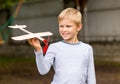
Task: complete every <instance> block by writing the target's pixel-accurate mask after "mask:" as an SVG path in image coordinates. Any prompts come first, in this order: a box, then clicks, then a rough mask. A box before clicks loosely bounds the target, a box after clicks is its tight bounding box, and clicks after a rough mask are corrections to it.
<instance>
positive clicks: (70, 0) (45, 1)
mask: <svg viewBox="0 0 120 84" xmlns="http://www.w3.org/2000/svg"><path fill="white" fill-rule="evenodd" d="M67 7H73V8H76V9H79V10H80V12H81V13H82V15H83V18H82V19H83V21H82V23H83V29H82V31H81V32H80V35H79V39H80V40H81V41H83V42H86V43H89V44H90V45H92V47H93V49H94V59H95V70H96V79H97V84H120V28H119V27H120V0H0V84H50V81H51V80H52V75H53V73H54V72H53V69H51V71H50V72H49V73H48V74H47V75H45V76H41V75H39V73H38V71H37V67H36V63H35V57H34V52H33V48H32V47H31V46H30V45H29V44H28V43H27V41H14V40H11V37H12V36H17V35H21V34H25V33H24V32H22V31H21V30H19V29H10V28H8V26H10V25H15V24H17V25H27V28H26V29H27V30H29V31H31V32H45V31H50V32H52V33H53V36H52V37H50V41H49V42H50V43H52V42H56V41H59V40H61V37H60V36H59V34H58V22H57V16H58V14H59V13H60V12H61V11H62V10H63V9H65V8H67Z"/></svg>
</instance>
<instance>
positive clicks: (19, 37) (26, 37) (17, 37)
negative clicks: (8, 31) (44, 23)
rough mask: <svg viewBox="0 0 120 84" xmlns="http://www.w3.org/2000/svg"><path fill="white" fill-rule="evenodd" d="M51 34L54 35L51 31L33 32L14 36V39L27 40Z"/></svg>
mask: <svg viewBox="0 0 120 84" xmlns="http://www.w3.org/2000/svg"><path fill="white" fill-rule="evenodd" d="M51 35H53V34H52V33H51V32H41V33H31V34H26V35H21V36H16V37H12V39H13V40H17V41H21V40H27V39H31V38H38V39H39V37H44V36H51Z"/></svg>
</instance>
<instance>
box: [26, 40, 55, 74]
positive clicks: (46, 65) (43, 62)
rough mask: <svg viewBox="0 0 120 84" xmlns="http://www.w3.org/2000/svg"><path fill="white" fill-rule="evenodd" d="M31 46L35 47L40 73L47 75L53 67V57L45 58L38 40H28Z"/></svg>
mask: <svg viewBox="0 0 120 84" xmlns="http://www.w3.org/2000/svg"><path fill="white" fill-rule="evenodd" d="M28 42H29V44H30V45H31V46H33V47H34V49H35V50H34V52H35V55H36V64H37V68H38V71H39V72H40V74H41V75H44V74H46V73H47V72H48V71H49V70H50V67H51V65H52V62H53V57H52V56H53V55H49V56H45V57H44V56H43V51H42V47H41V44H40V42H39V40H38V39H36V38H32V39H29V40H28Z"/></svg>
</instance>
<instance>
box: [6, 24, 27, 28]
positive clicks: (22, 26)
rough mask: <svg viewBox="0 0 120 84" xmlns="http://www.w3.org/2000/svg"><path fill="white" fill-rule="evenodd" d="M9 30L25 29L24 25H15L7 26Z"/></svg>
mask: <svg viewBox="0 0 120 84" xmlns="http://www.w3.org/2000/svg"><path fill="white" fill-rule="evenodd" d="M8 27H9V28H26V27H27V26H26V25H15V26H8Z"/></svg>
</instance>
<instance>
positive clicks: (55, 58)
mask: <svg viewBox="0 0 120 84" xmlns="http://www.w3.org/2000/svg"><path fill="white" fill-rule="evenodd" d="M81 19H82V16H81V13H80V12H79V11H78V10H77V9H74V8H67V9H65V10H63V11H62V12H61V13H60V14H59V16H58V22H59V33H60V35H61V37H62V38H63V41H59V42H56V43H52V44H50V46H49V48H48V50H47V53H46V55H45V56H43V51H42V48H41V45H40V42H39V40H38V39H35V38H33V39H30V40H28V42H29V43H30V44H31V45H32V46H33V47H34V48H35V55H36V63H37V68H38V71H39V72H40V74H42V75H44V74H46V73H48V72H49V70H50V68H51V66H53V68H54V71H55V74H54V77H53V81H52V82H51V84H96V78H95V70H94V59H93V50H92V47H91V46H90V45H88V44H86V43H83V42H81V41H79V40H78V37H77V35H78V33H79V31H80V30H81V28H82V24H81Z"/></svg>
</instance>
